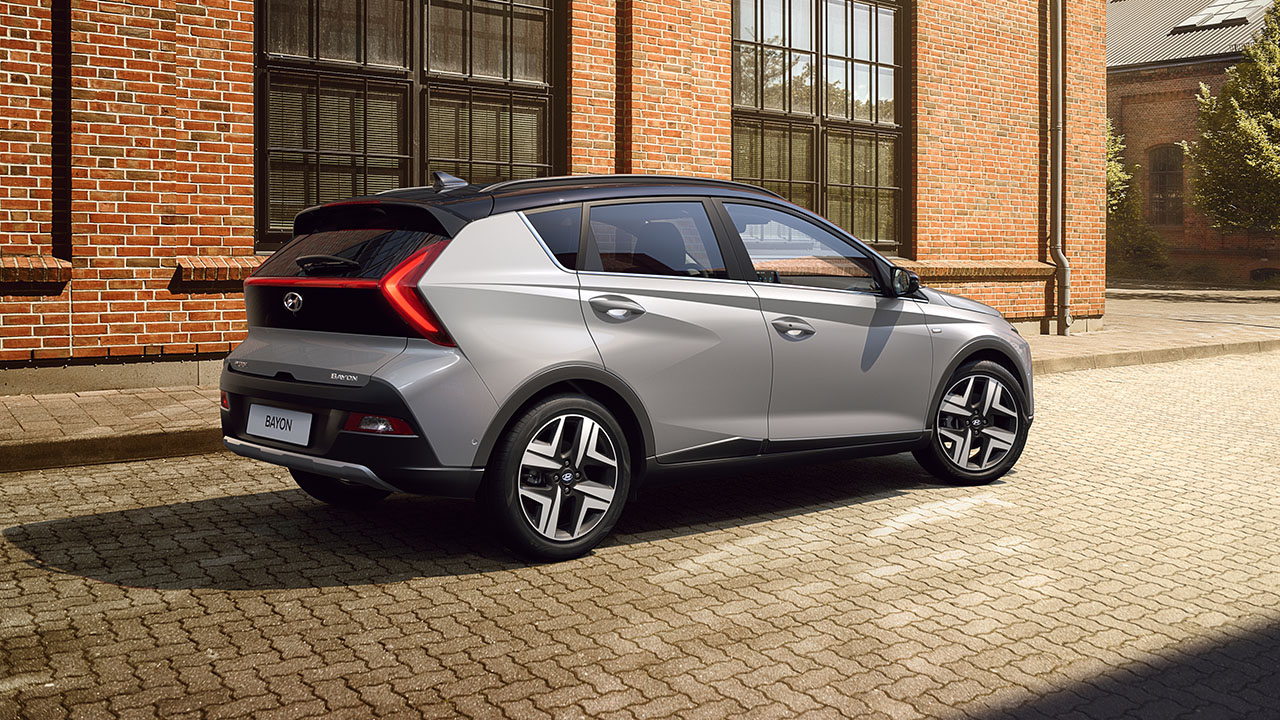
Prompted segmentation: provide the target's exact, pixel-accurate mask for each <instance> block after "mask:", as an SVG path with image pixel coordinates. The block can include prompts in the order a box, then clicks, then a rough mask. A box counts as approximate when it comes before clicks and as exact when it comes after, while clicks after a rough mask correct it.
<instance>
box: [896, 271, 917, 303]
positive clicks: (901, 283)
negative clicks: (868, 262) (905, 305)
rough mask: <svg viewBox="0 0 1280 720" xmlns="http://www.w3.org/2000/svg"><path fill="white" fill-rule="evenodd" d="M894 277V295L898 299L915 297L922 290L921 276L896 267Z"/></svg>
mask: <svg viewBox="0 0 1280 720" xmlns="http://www.w3.org/2000/svg"><path fill="white" fill-rule="evenodd" d="M892 277H893V294H894V295H897V296H898V297H904V296H906V295H914V294H916V292H917V291H919V290H920V276H919V275H917V274H915V273H913V272H911V271H910V270H904V269H903V268H900V267H895V268H893V270H892Z"/></svg>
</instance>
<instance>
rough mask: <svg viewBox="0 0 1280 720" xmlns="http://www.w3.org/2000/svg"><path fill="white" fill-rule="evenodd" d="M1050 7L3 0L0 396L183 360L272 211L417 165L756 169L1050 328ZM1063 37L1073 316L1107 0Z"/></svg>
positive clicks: (211, 340) (397, 178) (533, 169)
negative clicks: (16, 390)
mask: <svg viewBox="0 0 1280 720" xmlns="http://www.w3.org/2000/svg"><path fill="white" fill-rule="evenodd" d="M1052 5H1053V3H1040V2H1027V1H1025V0H1017V1H1016V2H1010V1H1009V0H977V1H976V2H975V1H973V0H735V1H734V2H731V1H730V0H710V1H703V2H694V1H693V0H621V1H620V2H616V3H614V2H602V1H601V0H520V1H519V2H511V1H509V0H256V2H255V0H207V1H204V2H198V3H196V2H178V1H175V0H129V1H127V2H106V1H99V0H0V22H2V23H3V33H4V35H3V37H0V58H2V59H3V71H2V72H0V159H2V162H3V165H4V167H5V171H4V173H3V174H0V249H2V251H3V252H2V255H0V314H2V315H3V327H2V328H0V392H4V391H6V390H7V391H14V390H15V389H22V388H30V387H33V386H36V385H39V386H41V387H72V386H83V385H85V384H96V385H99V386H105V385H109V384H117V385H118V384H131V383H134V384H144V385H146V384H155V383H159V382H165V381H173V382H195V381H197V380H200V381H207V380H209V379H210V378H211V377H212V375H210V374H208V373H209V372H210V371H212V370H213V369H214V368H215V367H216V363H213V362H208V361H211V360H216V358H218V357H219V356H221V355H222V354H224V353H226V352H227V351H228V350H229V348H230V347H232V346H233V345H234V343H236V342H237V341H238V339H239V338H240V336H241V334H242V332H243V330H244V320H243V317H242V305H241V298H240V288H241V283H242V281H243V279H244V278H245V277H246V276H247V274H248V273H250V272H252V270H253V268H254V267H256V265H257V263H258V262H259V260H260V258H261V257H262V255H263V254H264V253H268V252H270V251H271V250H272V249H274V248H277V247H279V246H280V244H281V243H282V242H283V241H285V240H286V239H287V238H288V231H289V224H290V220H291V218H292V216H293V214H294V213H296V212H297V211H299V210H301V209H303V208H304V207H306V206H308V205H311V204H314V203H317V202H322V201H327V200H332V199H337V198H342V197H346V196H351V195H357V194H363V193H366V192H375V191H377V190H380V189H383V188H390V187H394V186H398V185H410V184H422V183H424V182H425V181H426V179H427V178H428V174H429V172H430V171H432V170H444V171H447V172H450V173H453V174H455V175H459V176H461V177H464V178H467V179H470V180H472V181H473V182H481V181H485V180H491V179H498V178H508V177H527V176H537V175H547V174H568V173H612V172H634V173H682V174H694V175H705V176H714V177H724V178H736V179H740V180H744V181H748V182H754V183H759V184H762V185H765V186H766V187H769V188H772V189H775V190H777V191H779V192H781V193H783V194H784V195H786V196H787V197H789V198H791V199H792V200H793V201H795V202H797V203H799V204H802V205H806V206H808V207H811V208H814V209H816V210H818V211H819V212H822V213H823V214H825V215H826V216H828V217H830V218H831V219H833V220H835V221H837V222H840V223H841V224H843V225H844V226H845V227H847V228H849V229H850V230H852V231H853V232H855V233H856V234H857V235H859V236H860V237H862V238H864V239H867V240H869V241H872V242H874V243H875V245H876V246H877V247H878V248H880V249H881V250H882V251H884V252H886V253H888V254H891V255H896V256H898V257H901V258H903V259H904V264H908V265H910V266H911V267H913V268H914V269H916V270H917V271H918V272H919V273H920V274H921V275H922V277H923V278H924V280H925V282H927V283H930V284H933V285H935V286H937V287H940V288H943V289H949V290H956V291H959V292H962V293H964V294H967V295H970V296H973V297H976V298H978V299H980V300H983V301H986V302H989V303H992V304H994V305H996V306H997V307H999V308H1000V309H1001V310H1003V311H1004V312H1005V313H1007V314H1008V315H1009V316H1010V317H1011V318H1013V319H1015V320H1019V321H1027V322H1028V323H1036V322H1037V321H1041V322H1040V324H1041V325H1042V326H1043V327H1044V328H1045V329H1046V330H1047V329H1048V326H1049V323H1048V321H1047V319H1048V318H1051V317H1053V316H1054V314H1055V302H1056V300H1055V293H1056V291H1057V290H1056V287H1055V277H1054V273H1055V266H1054V264H1053V263H1052V261H1051V260H1050V255H1049V252H1048V249H1047V246H1048V243H1047V242H1046V238H1047V236H1048V234H1049V231H1050V225H1051V221H1050V194H1049V190H1048V187H1049V173H1050V136H1051V133H1050V127H1051V125H1052V123H1051V118H1050V87H1051V84H1052V83H1051V78H1050V66H1051V63H1050V47H1051V44H1050V39H1049V38H1050V27H1052V26H1053V24H1054V23H1053V22H1052V20H1053V19H1052V17H1051V14H1050V13H1051V9H1050V8H1051V6H1052ZM1065 35H1066V44H1065V67H1066V71H1065V75H1066V95H1065V102H1066V108H1067V122H1066V126H1065V141H1066V145H1067V151H1066V154H1065V161H1066V167H1065V178H1066V181H1065V215H1064V216H1065V223H1066V225H1065V232H1064V233H1063V245H1064V247H1065V250H1066V255H1067V257H1068V258H1069V260H1070V263H1071V265H1072V273H1073V275H1072V278H1073V279H1072V288H1071V295H1070V298H1071V300H1070V304H1071V313H1072V315H1073V316H1074V317H1075V318H1076V319H1077V322H1076V325H1075V326H1074V327H1075V328H1076V329H1081V328H1085V327H1090V326H1092V325H1094V324H1096V322H1097V320H1098V319H1099V318H1101V316H1102V314H1103V309H1104V308H1103V286H1104V274H1105V269H1104V230H1105V228H1104V225H1105V215H1104V207H1103V206H1104V203H1103V197H1104V192H1105V189H1104V180H1103V174H1102V172H1101V168H1102V162H1103V161H1102V158H1103V152H1104V149H1103V146H1104V139H1103V130H1102V128H1103V118H1104V113H1105V99H1104V92H1105V85H1104V80H1105V75H1104V57H1105V48H1104V35H1105V10H1104V8H1103V7H1102V6H1101V4H1099V3H1095V2H1086V1H1084V0H1067V2H1066V27H1065ZM191 361H206V362H191ZM113 368H114V369H113Z"/></svg>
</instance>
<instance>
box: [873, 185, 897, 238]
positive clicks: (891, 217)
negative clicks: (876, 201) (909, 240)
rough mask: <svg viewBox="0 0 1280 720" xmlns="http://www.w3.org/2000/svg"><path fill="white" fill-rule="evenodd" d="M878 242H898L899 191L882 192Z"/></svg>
mask: <svg viewBox="0 0 1280 720" xmlns="http://www.w3.org/2000/svg"><path fill="white" fill-rule="evenodd" d="M876 240H877V241H878V242H882V243H896V242H898V191H896V190H881V191H880V223H879V228H877V234H876Z"/></svg>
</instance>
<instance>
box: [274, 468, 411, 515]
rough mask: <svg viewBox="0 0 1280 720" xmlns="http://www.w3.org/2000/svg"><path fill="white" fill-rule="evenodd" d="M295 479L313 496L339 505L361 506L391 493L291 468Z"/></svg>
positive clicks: (299, 485)
mask: <svg viewBox="0 0 1280 720" xmlns="http://www.w3.org/2000/svg"><path fill="white" fill-rule="evenodd" d="M289 473H290V474H291V475H293V481H294V482H296V483H298V487H300V488H302V491H303V492H305V493H306V494H308V495H310V496H311V497H313V498H315V499H317V500H320V501H321V502H326V503H328V504H330V505H334V506H337V507H347V508H359V507H366V506H368V505H372V504H374V503H376V502H378V501H380V500H383V499H385V498H386V497H387V496H388V495H390V494H391V493H389V492H387V491H386V490H378V489H377V488H371V487H368V486H367V485H356V484H354V483H346V482H343V481H341V480H339V479H337V478H332V477H329V476H327V475H317V474H315V473H310V472H305V471H303V470H290V471H289Z"/></svg>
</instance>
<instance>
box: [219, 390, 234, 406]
mask: <svg viewBox="0 0 1280 720" xmlns="http://www.w3.org/2000/svg"><path fill="white" fill-rule="evenodd" d="M219 404H221V405H222V409H223V410H230V409H231V398H229V397H227V391H226V390H223V391H222V400H221V402H220V403H219Z"/></svg>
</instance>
